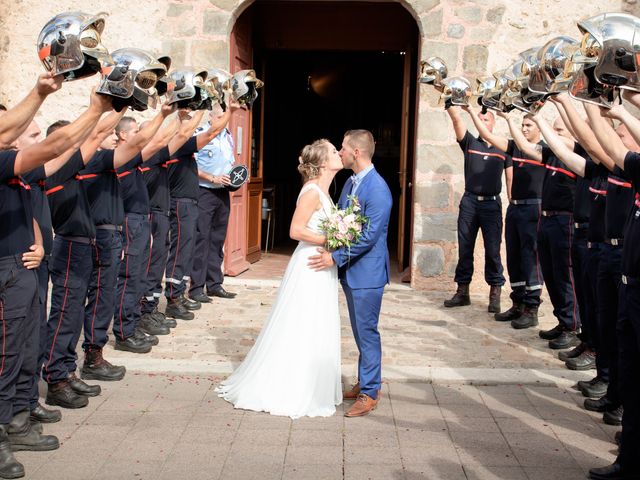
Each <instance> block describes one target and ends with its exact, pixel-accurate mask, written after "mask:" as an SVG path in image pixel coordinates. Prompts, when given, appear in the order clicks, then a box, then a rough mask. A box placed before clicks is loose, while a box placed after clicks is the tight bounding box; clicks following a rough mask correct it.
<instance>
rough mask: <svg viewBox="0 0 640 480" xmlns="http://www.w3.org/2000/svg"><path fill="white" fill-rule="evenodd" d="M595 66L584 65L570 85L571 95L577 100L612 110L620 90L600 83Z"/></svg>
mask: <svg viewBox="0 0 640 480" xmlns="http://www.w3.org/2000/svg"><path fill="white" fill-rule="evenodd" d="M595 71H596V66H595V65H584V66H583V68H581V69H580V70H579V71H578V73H577V75H576V77H575V78H574V79H573V82H571V85H569V95H570V96H571V97H573V98H575V99H576V100H580V101H582V102H587V103H592V104H594V105H598V106H600V107H607V108H611V107H612V106H613V105H614V103H615V100H616V97H617V96H618V90H617V89H616V88H615V87H612V86H610V85H604V84H602V83H600V82H599V81H598V80H597V79H596V76H595Z"/></svg>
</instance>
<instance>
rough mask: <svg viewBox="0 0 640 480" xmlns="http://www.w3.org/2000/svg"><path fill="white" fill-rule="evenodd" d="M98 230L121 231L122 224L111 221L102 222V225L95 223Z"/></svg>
mask: <svg viewBox="0 0 640 480" xmlns="http://www.w3.org/2000/svg"><path fill="white" fill-rule="evenodd" d="M96 228H97V229H98V230H112V231H114V232H121V231H122V225H113V224H111V223H104V224H102V225H96Z"/></svg>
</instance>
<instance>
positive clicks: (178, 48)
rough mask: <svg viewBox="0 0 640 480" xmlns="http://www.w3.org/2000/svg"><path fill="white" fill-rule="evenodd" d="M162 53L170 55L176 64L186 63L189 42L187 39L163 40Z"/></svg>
mask: <svg viewBox="0 0 640 480" xmlns="http://www.w3.org/2000/svg"><path fill="white" fill-rule="evenodd" d="M162 54H163V55H169V56H170V57H171V62H172V63H173V64H175V65H184V64H185V62H186V56H187V42H186V41H185V40H163V41H162Z"/></svg>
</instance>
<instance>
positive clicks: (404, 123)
mask: <svg viewBox="0 0 640 480" xmlns="http://www.w3.org/2000/svg"><path fill="white" fill-rule="evenodd" d="M412 73H413V72H412V69H411V54H410V51H409V52H407V53H406V54H405V56H404V78H403V82H402V120H401V127H400V169H399V170H400V171H399V172H398V181H399V182H400V197H399V199H398V204H399V205H398V247H397V248H398V250H397V254H398V270H399V271H402V270H403V269H404V268H403V265H404V261H405V255H407V254H408V252H406V251H405V235H406V229H407V228H406V227H407V220H409V221H410V219H407V215H406V211H407V208H406V207H407V201H411V196H410V184H409V179H410V178H411V174H412V173H413V172H407V166H408V152H409V113H410V108H409V101H410V99H411V82H412V81H415V78H414V77H415V75H412Z"/></svg>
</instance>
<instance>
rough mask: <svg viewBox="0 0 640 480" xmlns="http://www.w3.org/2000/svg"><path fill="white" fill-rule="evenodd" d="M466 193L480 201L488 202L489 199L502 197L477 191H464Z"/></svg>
mask: <svg viewBox="0 0 640 480" xmlns="http://www.w3.org/2000/svg"><path fill="white" fill-rule="evenodd" d="M464 194H465V195H468V196H470V197H472V198H474V199H476V200H477V201H479V202H486V201H488V200H497V199H498V198H500V197H499V196H498V195H476V194H475V193H469V192H464Z"/></svg>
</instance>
